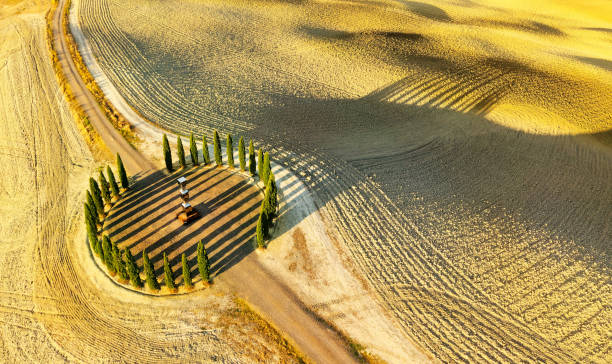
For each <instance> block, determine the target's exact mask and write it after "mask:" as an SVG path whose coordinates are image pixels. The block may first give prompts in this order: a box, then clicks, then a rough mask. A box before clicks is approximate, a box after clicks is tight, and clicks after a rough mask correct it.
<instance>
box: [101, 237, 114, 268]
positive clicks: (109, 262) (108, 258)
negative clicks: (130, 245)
mask: <svg viewBox="0 0 612 364" xmlns="http://www.w3.org/2000/svg"><path fill="white" fill-rule="evenodd" d="M102 253H103V254H104V264H105V265H106V269H108V272H109V273H110V274H111V275H115V273H117V270H116V269H115V261H114V260H113V245H112V244H111V241H110V239H109V237H108V235H104V236H103V237H102Z"/></svg>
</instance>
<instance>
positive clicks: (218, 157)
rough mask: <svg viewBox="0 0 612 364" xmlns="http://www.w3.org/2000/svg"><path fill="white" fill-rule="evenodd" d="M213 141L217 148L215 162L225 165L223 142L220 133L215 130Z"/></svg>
mask: <svg viewBox="0 0 612 364" xmlns="http://www.w3.org/2000/svg"><path fill="white" fill-rule="evenodd" d="M213 143H214V148H215V162H216V163H217V165H218V166H222V165H223V159H222V158H221V142H220V141H219V133H217V131H216V130H215V133H214V135H213Z"/></svg>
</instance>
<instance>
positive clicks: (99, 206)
mask: <svg viewBox="0 0 612 364" xmlns="http://www.w3.org/2000/svg"><path fill="white" fill-rule="evenodd" d="M89 190H90V191H91V197H92V198H93V202H94V205H95V206H96V211H97V213H98V217H100V218H103V217H104V202H103V201H102V192H101V191H100V187H98V182H96V180H95V179H93V177H89Z"/></svg>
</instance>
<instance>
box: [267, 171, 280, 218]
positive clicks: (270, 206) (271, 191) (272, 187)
mask: <svg viewBox="0 0 612 364" xmlns="http://www.w3.org/2000/svg"><path fill="white" fill-rule="evenodd" d="M264 196H265V197H264V200H265V214H266V217H267V219H268V222H271V221H272V219H273V218H274V215H275V214H276V204H277V196H276V182H275V181H274V175H273V174H272V172H270V177H269V178H268V185H267V186H266V192H265V195H264Z"/></svg>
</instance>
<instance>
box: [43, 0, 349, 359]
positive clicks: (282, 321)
mask: <svg viewBox="0 0 612 364" xmlns="http://www.w3.org/2000/svg"><path fill="white" fill-rule="evenodd" d="M65 5H66V1H65V0H61V1H60V4H59V6H58V11H56V13H55V14H54V17H53V37H54V42H55V44H56V47H57V53H58V58H59V60H60V63H61V65H62V68H63V70H64V73H65V75H66V78H67V79H68V82H69V83H70V85H71V87H72V89H73V91H74V94H75V97H76V99H77V100H78V102H79V104H80V105H81V106H82V107H83V109H84V110H85V112H86V113H87V115H88V117H89V120H90V121H91V123H92V125H93V126H94V127H95V129H96V131H97V132H98V133H99V134H100V136H101V137H102V139H103V140H104V142H105V143H106V145H107V147H108V148H109V149H110V150H111V151H112V152H113V153H115V152H118V153H120V154H121V156H122V159H123V161H124V163H125V165H126V168H127V169H128V171H129V172H130V173H131V174H145V173H147V172H148V171H150V170H152V169H154V166H153V165H152V163H151V162H150V161H148V160H147V159H146V158H145V157H144V156H143V155H142V154H140V153H139V152H138V151H136V150H135V149H134V148H132V147H131V146H130V145H129V144H128V143H127V142H126V141H125V139H123V137H122V136H121V135H120V134H119V133H118V132H117V131H116V130H115V129H114V128H113V127H112V126H111V125H110V124H109V123H108V121H107V120H106V118H105V116H104V114H103V113H102V112H101V111H100V109H99V107H98V104H97V103H96V101H95V99H94V98H93V96H92V95H91V94H90V92H89V91H88V90H87V88H86V86H85V84H84V83H83V81H82V80H81V78H80V77H79V74H78V71H77V69H76V66H75V65H74V63H73V61H72V58H71V57H70V56H69V53H68V48H67V45H66V41H65V39H64V37H63V34H62V31H61V29H62V16H61V13H62V12H61V11H59V9H63V8H64V6H65ZM220 280H221V281H222V282H223V283H226V284H227V285H228V286H230V287H231V288H232V289H233V290H234V291H235V292H236V293H237V294H238V295H240V296H243V297H245V298H246V299H247V300H248V301H249V303H251V304H252V305H254V306H255V308H256V309H257V310H258V311H259V312H260V313H261V314H263V315H264V316H265V317H266V318H267V319H268V320H270V321H271V322H272V323H273V324H274V325H275V326H276V327H277V328H279V329H280V330H281V331H282V332H283V333H284V334H286V335H287V336H288V338H289V339H290V340H291V341H292V342H293V344H294V345H296V346H297V347H298V348H299V350H300V351H301V352H302V353H304V354H305V355H306V356H307V357H308V358H309V359H311V360H313V361H315V362H321V363H322V362H325V363H350V362H356V360H355V358H354V357H353V356H352V355H351V354H350V353H349V352H348V351H347V348H346V346H345V344H344V343H343V341H342V340H341V339H340V337H339V336H338V335H337V334H336V333H334V332H333V331H332V330H330V329H328V328H327V327H325V326H324V325H322V324H321V323H320V322H319V321H318V320H317V319H316V318H314V317H313V316H312V315H311V314H310V313H309V312H307V311H306V310H304V309H303V307H302V305H301V304H300V303H299V302H298V300H297V299H296V298H295V297H294V295H293V293H292V292H291V291H289V290H288V289H287V288H286V287H285V286H284V285H283V284H281V283H280V282H279V281H277V280H276V279H275V278H274V277H273V276H272V275H271V274H270V273H268V272H267V271H266V270H265V269H263V267H262V266H261V265H260V264H259V262H258V261H257V258H256V256H255V255H254V254H250V255H248V256H247V257H246V258H244V259H243V260H242V261H240V262H239V263H238V264H236V265H234V266H233V267H232V268H230V269H228V270H227V271H226V272H224V273H223V275H222V276H221V277H220ZM114 329H118V330H121V328H120V327H115V328H114ZM125 355H126V356H127V355H129V352H126V353H125ZM151 355H155V354H154V353H153V352H151Z"/></svg>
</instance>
